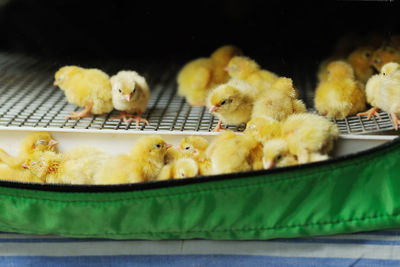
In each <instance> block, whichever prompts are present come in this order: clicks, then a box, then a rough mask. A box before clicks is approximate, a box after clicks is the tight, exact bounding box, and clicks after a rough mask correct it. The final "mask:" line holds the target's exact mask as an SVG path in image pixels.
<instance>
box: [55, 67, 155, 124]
mask: <svg viewBox="0 0 400 267" xmlns="http://www.w3.org/2000/svg"><path fill="white" fill-rule="evenodd" d="M54 85H56V86H59V87H60V88H61V90H63V91H64V93H65V96H66V98H67V100H68V102H69V103H72V104H74V105H76V106H78V107H84V110H82V111H81V112H79V113H77V112H73V113H72V114H71V115H69V116H67V118H82V117H86V116H89V115H90V114H91V113H92V114H104V113H109V112H111V111H112V110H113V109H116V110H119V111H121V114H120V115H119V116H117V117H113V118H111V119H121V118H122V119H123V120H124V121H125V123H127V124H128V123H130V122H131V121H133V120H134V121H136V126H138V125H139V123H140V122H144V123H146V124H147V125H148V124H149V122H148V121H147V120H146V119H143V118H142V117H141V115H142V113H143V112H144V111H145V110H146V107H147V102H148V100H149V98H150V90H149V86H148V84H147V82H146V79H145V78H144V77H143V76H141V75H139V74H138V73H137V72H136V71H120V72H118V73H117V74H116V75H114V76H112V77H111V78H110V77H109V76H108V75H107V74H106V73H105V72H103V71H101V70H99V69H86V68H82V67H78V66H65V67H62V68H60V69H59V70H58V71H57V72H56V74H55V81H54ZM133 113H136V114H137V115H136V116H135V115H133Z"/></svg>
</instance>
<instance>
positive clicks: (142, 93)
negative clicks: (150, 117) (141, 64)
mask: <svg viewBox="0 0 400 267" xmlns="http://www.w3.org/2000/svg"><path fill="white" fill-rule="evenodd" d="M110 81H111V86H112V91H111V92H112V103H113V105H114V108H115V109H117V110H120V111H121V115H120V116H117V117H113V118H111V119H121V118H122V119H123V120H124V122H125V123H129V122H130V121H132V120H135V121H136V126H137V127H138V126H139V123H140V122H144V123H146V124H147V125H149V122H148V121H147V120H146V119H143V118H142V117H141V116H142V113H143V112H144V111H145V110H146V107H147V102H148V101H149V98H150V89H149V86H148V85H147V82H146V79H145V78H144V77H142V76H140V75H139V74H138V73H137V72H136V71H120V72H118V73H117V74H116V75H114V76H112V77H111V79H110ZM129 113H136V114H137V116H134V115H132V114H129ZM128 117H130V119H127V118H128Z"/></svg>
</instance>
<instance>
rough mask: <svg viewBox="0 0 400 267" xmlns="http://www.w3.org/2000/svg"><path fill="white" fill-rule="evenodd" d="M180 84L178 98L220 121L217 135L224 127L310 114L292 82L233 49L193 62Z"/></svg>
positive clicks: (233, 47) (181, 77)
mask: <svg viewBox="0 0 400 267" xmlns="http://www.w3.org/2000/svg"><path fill="white" fill-rule="evenodd" d="M177 81H178V94H179V95H181V96H184V97H185V98H186V100H187V102H188V103H189V104H190V105H192V106H204V105H205V106H207V107H208V108H209V111H210V112H211V113H212V114H214V115H215V116H217V117H218V118H219V122H218V125H217V127H216V128H215V129H214V130H215V131H219V130H220V129H221V125H222V123H224V124H229V125H241V124H243V123H244V124H246V123H247V122H249V121H250V120H251V119H252V118H255V117H258V116H268V117H271V118H272V119H275V120H278V121H282V120H284V119H286V118H287V117H288V116H289V115H291V114H297V113H304V112H306V106H305V105H304V103H303V102H302V101H301V100H300V99H297V98H298V91H297V89H296V88H295V87H294V85H293V81H292V79H290V78H287V77H279V76H278V75H277V74H275V73H273V72H271V71H268V70H266V69H261V67H260V65H259V64H257V62H256V61H254V60H252V59H250V58H249V57H245V56H243V55H242V52H241V50H240V49H239V48H237V47H235V46H231V45H226V46H222V47H220V48H218V49H217V50H215V51H214V52H213V53H212V54H211V57H210V58H199V59H195V60H193V61H190V62H189V63H187V64H186V65H185V66H183V68H182V69H181V70H180V72H179V73H178V80H177Z"/></svg>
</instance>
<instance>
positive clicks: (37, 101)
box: [0, 53, 394, 134]
mask: <svg viewBox="0 0 400 267" xmlns="http://www.w3.org/2000/svg"><path fill="white" fill-rule="evenodd" d="M57 67H58V66H57ZM57 67H56V66H55V65H54V63H52V62H46V61H39V60H36V59H34V58H30V57H25V56H21V55H14V54H4V53H3V54H1V53H0V127H33V128H46V129H48V130H52V129H58V130H59V129H79V130H115V131H127V130H129V131H137V132H143V131H147V132H152V131H169V132H171V133H172V132H187V131H191V132H198V133H206V132H210V130H212V129H213V128H214V127H215V126H216V124H217V122H218V119H217V118H214V117H213V116H212V115H211V114H210V113H208V111H207V109H206V108H205V107H190V106H189V105H188V104H187V103H186V102H185V100H184V98H182V97H179V96H178V95H176V83H175V78H176V72H177V70H178V68H179V65H178V64H176V65H173V66H171V64H169V65H168V66H163V65H162V64H152V63H147V64H144V66H142V67H141V69H140V72H141V73H142V74H143V75H144V76H145V77H146V78H147V80H148V82H149V86H150V88H151V90H152V91H151V93H152V96H151V98H150V100H149V103H148V108H147V110H146V112H145V113H143V117H144V118H146V119H147V120H148V121H149V122H150V126H147V125H145V124H144V123H141V124H140V127H139V128H136V125H135V123H130V124H128V125H127V124H125V123H124V122H123V121H122V120H111V119H110V118H111V117H113V116H116V115H118V114H119V112H118V111H113V112H111V113H110V114H105V115H101V116H96V115H95V116H92V117H87V118H82V119H79V120H75V119H66V116H67V115H69V114H70V113H71V112H72V111H77V110H79V109H80V108H78V107H76V106H74V105H72V104H69V103H68V102H67V101H66V99H65V97H64V93H63V92H62V91H61V90H60V89H59V88H57V87H54V86H53V85H52V82H53V75H54V72H55V71H56V69H57ZM113 68H114V69H113ZM104 69H106V70H107V72H108V73H115V72H116V70H118V68H117V67H110V66H108V67H107V66H105V67H104ZM111 69H113V70H114V71H113V72H111V71H108V70H111ZM120 69H122V67H120ZM298 69H299V68H298ZM165 70H166V71H165ZM160 73H161V75H160ZM293 74H294V76H292V77H294V81H295V84H296V85H297V87H298V88H299V89H300V91H301V92H302V93H301V97H303V98H304V99H305V100H306V103H307V104H308V106H310V105H309V103H310V98H311V99H312V82H311V80H310V79H309V77H308V76H307V74H305V73H304V68H303V71H301V72H300V71H299V72H297V71H296V69H295V70H294V72H293ZM380 115H381V118H382V119H381V120H378V119H375V118H374V119H372V120H367V119H366V118H365V117H362V118H359V117H357V116H353V117H349V118H347V119H342V120H335V122H336V123H337V125H338V127H339V129H340V132H341V134H364V133H372V132H381V131H388V130H393V129H394V126H393V124H392V121H391V118H390V116H389V115H388V114H387V113H386V112H380ZM228 128H230V129H232V130H242V129H243V126H240V127H234V126H228Z"/></svg>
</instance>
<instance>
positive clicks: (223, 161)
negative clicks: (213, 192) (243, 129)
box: [207, 130, 257, 174]
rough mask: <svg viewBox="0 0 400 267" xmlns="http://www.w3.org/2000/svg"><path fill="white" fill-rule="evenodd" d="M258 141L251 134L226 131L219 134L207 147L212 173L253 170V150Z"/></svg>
mask: <svg viewBox="0 0 400 267" xmlns="http://www.w3.org/2000/svg"><path fill="white" fill-rule="evenodd" d="M256 146H257V141H256V140H255V139H254V138H252V137H251V136H248V135H244V134H235V133H233V132H232V131H229V130H227V131H225V132H223V133H221V134H219V135H218V136H217V137H216V138H215V139H214V141H213V143H212V144H211V145H210V146H209V148H208V149H207V155H208V156H209V158H210V160H211V173H212V174H222V173H232V172H241V171H247V170H251V169H252V166H253V162H252V155H251V152H252V150H253V149H254V148H256Z"/></svg>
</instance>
